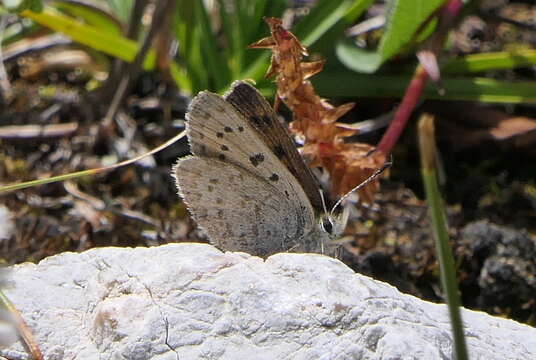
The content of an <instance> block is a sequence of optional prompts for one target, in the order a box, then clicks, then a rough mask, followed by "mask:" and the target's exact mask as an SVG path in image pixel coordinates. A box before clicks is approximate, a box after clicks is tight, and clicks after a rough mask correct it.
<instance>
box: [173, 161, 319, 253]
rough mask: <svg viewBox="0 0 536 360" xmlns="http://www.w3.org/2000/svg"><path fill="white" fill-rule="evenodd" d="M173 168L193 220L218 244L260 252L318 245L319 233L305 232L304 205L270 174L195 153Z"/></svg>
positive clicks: (310, 248) (311, 249)
mask: <svg viewBox="0 0 536 360" xmlns="http://www.w3.org/2000/svg"><path fill="white" fill-rule="evenodd" d="M173 174H174V176H175V178H176V180H177V187H178V189H179V195H180V196H181V197H182V198H183V200H184V202H185V203H186V205H187V206H188V208H189V209H190V211H191V213H192V216H193V218H194V220H195V221H196V222H197V224H198V226H199V227H200V228H201V229H203V230H204V231H205V232H206V233H207V235H208V236H209V237H210V239H211V241H212V243H214V244H215V245H216V246H218V247H219V248H221V249H224V250H228V251H246V252H248V253H251V254H254V255H259V256H268V255H271V254H273V253H277V252H282V251H288V250H293V251H304V252H319V251H320V249H321V247H322V244H321V243H320V242H319V239H318V238H317V237H314V236H308V235H310V234H305V233H304V229H305V228H306V227H305V223H306V222H308V221H309V219H308V218H307V212H306V209H305V208H303V207H300V206H297V204H296V203H293V201H292V200H291V199H290V198H288V197H287V196H286V195H285V194H283V193H281V192H280V191H278V190H277V186H276V185H274V184H273V183H272V182H270V180H266V179H264V178H261V177H259V176H258V175H255V174H253V173H252V172H250V171H247V170H245V169H243V168H241V167H239V166H235V165H234V164H232V163H229V162H226V161H221V160H217V159H214V158H207V157H197V156H189V157H186V158H183V159H181V160H179V161H178V163H177V164H176V165H175V167H174V170H173Z"/></svg>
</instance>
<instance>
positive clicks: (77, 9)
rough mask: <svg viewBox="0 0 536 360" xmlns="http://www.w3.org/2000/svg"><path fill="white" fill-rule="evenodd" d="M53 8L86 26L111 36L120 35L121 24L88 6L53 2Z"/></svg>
mask: <svg viewBox="0 0 536 360" xmlns="http://www.w3.org/2000/svg"><path fill="white" fill-rule="evenodd" d="M54 7H55V8H56V9H58V10H61V11H63V12H65V13H67V14H69V15H71V16H73V17H77V18H78V19H83V20H84V22H86V23H87V24H88V25H91V26H94V27H95V28H98V29H100V30H102V31H107V32H110V33H112V34H118V35H119V34H121V33H122V31H121V24H120V23H119V22H118V20H117V19H115V18H114V17H112V16H111V15H110V14H108V13H106V12H104V11H103V10H101V9H99V8H97V7H94V6H91V5H89V4H84V3H81V2H80V3H79V2H72V1H54Z"/></svg>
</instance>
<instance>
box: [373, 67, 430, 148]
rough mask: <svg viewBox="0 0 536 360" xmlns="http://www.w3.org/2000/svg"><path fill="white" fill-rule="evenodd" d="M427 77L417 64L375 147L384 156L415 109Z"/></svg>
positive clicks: (393, 144)
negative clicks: (402, 96) (385, 129)
mask: <svg viewBox="0 0 536 360" xmlns="http://www.w3.org/2000/svg"><path fill="white" fill-rule="evenodd" d="M428 79H429V76H428V73H427V72H426V71H425V70H424V68H423V67H422V66H420V65H419V66H417V69H416V70H415V73H414V74H413V78H412V79H411V82H410V83H409V85H408V87H407V89H406V93H405V94H404V98H403V99H402V102H401V103H400V105H399V106H398V109H396V112H395V115H394V116H393V121H391V125H389V128H388V129H387V131H386V132H385V134H384V135H383V137H382V140H381V141H380V143H379V144H378V148H377V149H378V150H379V151H381V152H382V153H383V154H385V155H386V156H387V155H389V154H390V153H391V150H392V149H393V146H395V144H396V142H397V141H398V138H399V137H400V134H401V133H402V131H403V130H404V128H405V127H406V124H407V122H408V119H409V117H410V116H411V113H412V112H413V109H415V106H416V105H417V103H418V101H419V98H420V97H421V94H422V92H423V90H424V87H425V86H426V84H427V82H428Z"/></svg>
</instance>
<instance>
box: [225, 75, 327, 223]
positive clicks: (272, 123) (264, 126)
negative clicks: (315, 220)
mask: <svg viewBox="0 0 536 360" xmlns="http://www.w3.org/2000/svg"><path fill="white" fill-rule="evenodd" d="M224 98H225V100H227V101H228V102H229V103H231V105H233V106H234V108H235V109H236V110H237V111H238V112H239V113H241V114H242V115H243V116H244V118H245V119H246V120H247V121H248V123H249V124H250V126H251V127H252V128H254V129H255V130H256V132H257V134H258V135H259V136H260V137H261V138H262V140H263V142H264V143H265V144H266V145H267V146H268V147H269V148H270V150H271V151H272V153H274V154H275V155H276V156H277V157H278V159H279V160H280V161H281V162H283V164H285V166H286V167H287V169H288V170H289V171H290V172H291V173H292V175H294V177H295V178H296V179H298V182H299V183H300V184H301V186H302V187H303V190H304V192H305V194H306V195H307V197H308V198H309V201H310V202H311V205H312V206H313V209H314V210H315V212H316V213H317V214H321V213H322V212H323V211H324V205H323V203H322V198H321V196H320V192H319V189H320V186H319V185H318V183H317V181H316V178H315V177H314V176H313V174H312V173H311V170H310V169H309V168H308V167H307V165H306V164H305V162H304V161H303V158H302V157H301V155H300V154H299V153H298V150H297V149H296V144H295V143H294V141H293V140H292V138H291V137H290V136H289V133H288V130H287V129H286V127H285V125H284V124H283V123H282V122H281V121H280V120H279V118H278V116H277V114H276V113H275V112H274V110H273V109H272V107H271V106H270V104H269V103H268V101H266V99H265V98H264V97H263V96H262V95H261V94H260V93H259V91H258V90H257V89H255V88H254V87H253V86H251V85H250V84H248V83H247V82H244V81H235V82H234V83H233V84H232V85H231V89H230V90H229V92H227V94H225V96H224Z"/></svg>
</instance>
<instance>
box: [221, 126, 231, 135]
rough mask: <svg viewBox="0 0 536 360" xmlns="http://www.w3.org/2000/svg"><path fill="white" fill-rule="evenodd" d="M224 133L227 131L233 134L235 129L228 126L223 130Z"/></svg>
mask: <svg viewBox="0 0 536 360" xmlns="http://www.w3.org/2000/svg"><path fill="white" fill-rule="evenodd" d="M223 131H225V132H226V133H232V132H233V129H232V128H231V127H229V126H226V127H224V128H223Z"/></svg>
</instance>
